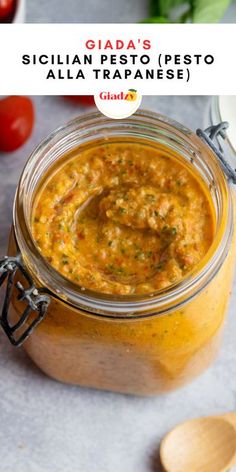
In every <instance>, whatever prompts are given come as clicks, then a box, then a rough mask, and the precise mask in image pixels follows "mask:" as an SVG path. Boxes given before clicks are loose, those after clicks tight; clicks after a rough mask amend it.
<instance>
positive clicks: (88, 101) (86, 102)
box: [65, 95, 95, 107]
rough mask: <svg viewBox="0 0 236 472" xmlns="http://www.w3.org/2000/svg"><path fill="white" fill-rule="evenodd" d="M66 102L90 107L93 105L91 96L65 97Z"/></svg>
mask: <svg viewBox="0 0 236 472" xmlns="http://www.w3.org/2000/svg"><path fill="white" fill-rule="evenodd" d="M65 98H66V99H67V100H70V101H71V102H74V103H78V105H83V106H88V107H92V106H94V105H95V101H94V97H93V95H65Z"/></svg>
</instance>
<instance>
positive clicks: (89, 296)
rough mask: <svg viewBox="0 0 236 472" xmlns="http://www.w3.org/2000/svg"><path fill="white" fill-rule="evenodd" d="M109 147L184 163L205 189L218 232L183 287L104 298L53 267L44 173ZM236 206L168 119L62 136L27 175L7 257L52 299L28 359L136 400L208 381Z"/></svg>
mask: <svg viewBox="0 0 236 472" xmlns="http://www.w3.org/2000/svg"><path fill="white" fill-rule="evenodd" d="M109 140H111V141H112V142H118V143H124V142H127V143H132V142H138V143H140V144H142V143H143V144H144V145H150V146H152V147H153V148H155V149H159V150H160V149H162V150H164V151H165V152H166V153H167V154H170V155H172V157H173V156H174V157H175V158H177V159H180V161H184V162H185V163H186V165H187V166H189V168H191V171H192V173H193V175H196V177H197V178H198V179H199V178H200V179H202V181H203V182H205V186H206V188H207V192H208V193H209V199H210V200H211V202H212V208H213V209H214V213H215V222H216V225H215V233H214V238H213V242H212V244H211V246H210V248H209V250H208V251H207V253H206V255H205V256H204V257H203V259H202V260H201V261H200V262H199V263H198V264H197V266H196V267H195V268H194V269H193V270H192V271H191V272H190V273H189V274H187V276H186V277H184V278H183V280H180V281H178V282H177V283H175V284H172V285H170V286H168V287H166V288H164V289H162V290H159V291H156V292H153V293H148V294H137V293H136V294H131V295H119V294H110V293H99V292H98V291H97V292H95V291H92V290H91V289H87V288H85V287H83V286H80V285H79V284H75V283H74V282H73V281H71V280H69V279H67V278H66V277H64V276H63V275H62V274H61V273H60V272H59V271H57V270H55V269H54V268H53V267H52V266H51V265H50V263H49V262H48V261H47V260H46V259H45V258H44V257H43V254H42V253H41V252H40V251H39V249H38V247H37V244H36V243H35V241H34V238H33V236H32V231H31V229H32V228H31V218H32V209H33V207H34V202H35V198H36V197H37V194H38V192H39V188H40V182H41V181H42V179H43V178H44V176H45V173H46V174H47V175H50V171H51V169H55V166H58V165H59V163H60V162H61V160H62V159H65V156H70V155H71V152H72V153H74V152H75V153H76V152H78V151H79V152H80V151H81V150H86V149H89V148H90V147H91V146H96V145H97V144H96V143H98V142H100V143H101V142H103V141H106V142H107V143H108V142H109ZM234 201H235V198H234V194H233V191H232V188H231V186H230V185H229V182H228V180H227V177H226V176H225V174H224V172H223V170H222V168H221V165H220V163H219V160H218V158H217V157H216V155H215V153H214V152H213V151H212V150H211V149H210V148H209V147H208V146H207V145H206V144H205V143H204V142H203V141H202V140H201V139H200V138H199V137H197V136H196V134H194V133H193V132H192V131H190V130H189V129H186V128H185V127H183V126H182V125H180V124H178V123H176V122H173V121H172V120H170V119H169V118H166V117H164V116H161V115H157V114H154V113H151V112H146V111H139V112H137V113H136V114H135V115H133V116H132V117H130V118H127V119H125V120H119V121H113V120H110V119H108V118H106V117H103V116H101V115H100V114H99V113H94V114H90V115H87V116H83V117H80V118H79V119H76V120H74V121H72V122H70V123H68V124H67V125H66V126H65V127H62V128H60V129H59V130H57V131H55V132H54V133H53V134H52V135H51V136H49V137H48V138H47V139H46V140H45V141H44V142H43V143H42V144H41V145H40V146H39V147H38V148H37V149H36V150H35V151H34V152H33V154H32V155H31V156H30V158H29V160H28V162H27V164H26V166H25V168H24V170H23V173H22V176H21V179H20V182H19V185H18V189H17V193H16V198H15V204H14V211H13V221H14V222H13V229H12V232H11V235H10V243H9V251H8V254H9V255H10V256H15V255H16V254H20V256H19V257H20V258H21V261H22V264H23V265H24V268H25V270H26V271H27V273H28V274H30V277H31V278H32V279H33V281H34V284H35V286H36V287H37V288H39V287H44V292H46V294H47V296H48V297H49V298H50V304H49V306H48V308H47V311H46V314H45V316H44V319H43V320H42V321H41V323H40V324H39V325H38V326H37V328H36V329H35V330H34V331H33V332H32V333H31V335H30V336H29V337H28V339H26V341H25V343H24V348H25V350H26V351H27V353H28V354H29V356H30V357H31V358H32V359H33V361H34V362H35V363H36V364H37V365H38V366H39V367H40V369H42V370H43V371H44V372H45V373H46V374H48V375H49V376H51V377H53V378H55V379H57V380H59V381H62V382H66V383H71V384H77V385H81V386H86V387H93V388H98V389H106V390H111V391H115V392H123V393H129V394H138V395H155V394H158V393H160V392H166V391H170V390H173V389H175V388H177V387H179V386H181V385H183V384H185V383H187V382H189V381H190V380H191V379H193V378H194V377H195V376H197V375H198V374H199V373H201V372H202V371H204V370H205V369H206V368H207V367H208V366H209V364H210V363H211V362H212V360H213V359H214V357H215V355H216V353H217V351H218V347H219V342H220V338H221V332H222V327H223V324H224V319H225V314H226V310H227V306H228V302H229V297H230V291H231V286H232V276H233V265H234V261H235V246H236V245H235V235H234V232H233V227H234ZM14 279H15V280H14V284H13V285H14V288H13V292H12V294H11V303H10V315H9V316H10V319H11V322H14V323H16V322H18V321H19V319H20V317H21V315H22V312H23V311H24V308H25V300H24V301H22V300H21V301H20V300H19V288H16V286H15V285H16V282H17V281H20V282H21V283H22V285H24V280H23V279H24V277H23V275H22V274H21V273H19V271H16V273H15V276H14ZM42 317H43V316H42ZM33 318H34V313H32V314H31V315H30V316H29V319H28V320H26V321H25V325H26V326H27V325H29V324H30V323H31V322H32V320H33ZM21 329H22V328H21ZM24 329H25V327H24Z"/></svg>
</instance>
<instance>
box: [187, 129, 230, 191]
mask: <svg viewBox="0 0 236 472" xmlns="http://www.w3.org/2000/svg"><path fill="white" fill-rule="evenodd" d="M228 127H229V123H228V122H227V121H222V122H221V123H218V125H212V126H209V128H206V129H205V130H204V131H203V130H202V129H197V131H196V134H197V136H199V137H200V138H201V139H202V140H203V141H205V142H206V143H207V145H208V146H209V147H210V148H211V149H212V151H213V152H214V153H215V154H216V156H217V157H218V159H219V161H220V164H221V167H222V169H223V171H224V173H225V174H226V176H227V177H228V180H229V181H231V182H233V183H234V184H236V170H235V169H233V168H232V167H231V165H230V164H229V163H228V162H227V161H226V159H225V158H224V154H223V153H224V151H223V149H222V146H221V144H220V142H219V139H218V138H219V137H221V138H222V139H225V138H226V130H227V129H228ZM214 140H216V141H217V144H218V147H217V146H216V144H215V143H214Z"/></svg>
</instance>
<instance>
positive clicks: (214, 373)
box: [0, 97, 236, 472]
mask: <svg viewBox="0 0 236 472" xmlns="http://www.w3.org/2000/svg"><path fill="white" fill-rule="evenodd" d="M34 101H35V105H36V109H37V121H36V127H35V130H34V134H33V136H32V138H31V139H30V141H29V142H28V143H27V144H26V146H25V147H23V148H22V149H20V150H19V151H18V152H16V153H14V154H10V155H1V156H0V184H1V192H0V209H1V210H0V211H1V215H0V228H1V231H0V253H1V254H2V253H5V251H6V247H5V245H6V241H7V236H8V228H9V225H10V221H11V205H12V199H13V194H14V189H15V186H16V183H17V180H18V177H19V174H20V171H21V169H22V166H23V164H24V162H25V161H26V159H27V156H28V155H29V153H30V151H31V150H32V149H33V148H34V146H35V145H36V144H37V143H38V142H39V140H40V139H41V138H42V137H43V136H45V134H47V133H48V132H49V131H50V130H52V129H53V128H55V127H57V126H58V125H61V124H62V123H64V122H65V121H66V120H68V119H70V118H72V117H73V116H75V115H76V114H77V113H78V111H81V110H79V109H78V108H77V107H74V106H72V105H71V104H69V103H67V102H65V101H64V100H63V99H61V98H56V97H55V98H44V97H37V98H34ZM143 105H145V106H146V107H149V108H151V109H153V110H156V111H160V112H163V113H166V114H168V115H169V116H171V117H173V118H175V119H177V120H180V121H182V122H184V123H185V124H186V125H189V126H190V127H191V128H193V129H194V128H196V127H197V126H199V125H202V124H203V120H204V115H205V112H206V106H207V98H203V97H191V98H190V97H149V98H146V99H144V102H143ZM235 304H236V295H235V291H234V294H233V298H232V302H231V309H230V313H229V317H228V321H227V325H226V332H225V338H224V344H223V348H222V350H221V353H220V356H219V358H218V359H217V362H216V363H215V364H214V366H213V367H212V368H210V369H209V370H208V371H207V372H206V373H205V374H204V375H203V376H202V377H200V378H199V379H197V380H196V381H195V382H194V383H192V384H191V385H189V386H187V387H185V388H183V389H181V390H179V391H177V392H175V393H172V394H170V395H164V396H160V397H156V398H147V399H145V398H137V397H131V396H125V395H119V394H112V393H109V392H99V391H92V390H88V389H82V388H77V387H71V386H66V385H62V384H60V383H57V382H55V381H53V380H51V379H49V378H47V377H46V376H44V375H43V374H42V373H41V372H40V371H39V370H38V369H37V368H36V367H35V366H34V365H33V364H32V362H31V361H30V360H29V359H28V357H27V356H26V355H25V353H24V351H23V350H16V349H14V348H12V347H10V345H9V344H8V341H7V340H6V339H5V337H4V336H3V334H2V333H1V332H0V455H1V461H0V471H1V472H13V471H17V472H121V471H122V472H157V471H159V470H160V469H159V466H158V458H157V457H158V446H159V441H160V439H161V437H162V436H163V434H165V433H166V432H167V431H168V430H169V429H170V428H171V427H173V426H174V425H175V424H176V423H178V422H181V421H183V420H185V419H187V418H192V417H194V416H200V415H208V414H214V413H220V412H222V411H228V410H232V409H235V408H236V346H235V339H236V318H235ZM189 472H191V471H189Z"/></svg>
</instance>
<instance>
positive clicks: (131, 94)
mask: <svg viewBox="0 0 236 472" xmlns="http://www.w3.org/2000/svg"><path fill="white" fill-rule="evenodd" d="M99 97H100V99H101V100H128V101H129V102H135V100H137V98H138V94H137V90H134V89H129V90H128V92H120V93H111V92H101V93H100V94H99Z"/></svg>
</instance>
